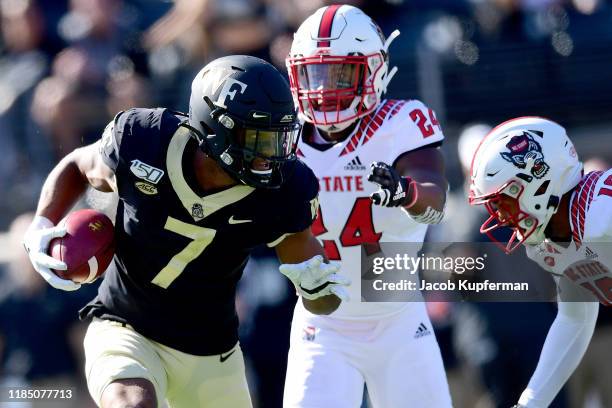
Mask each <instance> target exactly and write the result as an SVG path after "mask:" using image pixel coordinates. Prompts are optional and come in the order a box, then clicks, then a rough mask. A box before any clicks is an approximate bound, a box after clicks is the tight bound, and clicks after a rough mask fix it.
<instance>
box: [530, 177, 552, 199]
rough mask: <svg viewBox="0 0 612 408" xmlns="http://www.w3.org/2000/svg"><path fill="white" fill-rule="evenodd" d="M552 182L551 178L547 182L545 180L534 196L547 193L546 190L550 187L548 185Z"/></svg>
mask: <svg viewBox="0 0 612 408" xmlns="http://www.w3.org/2000/svg"><path fill="white" fill-rule="evenodd" d="M549 184H550V180H546V181H545V182H543V183H542V184H541V185H540V187H538V189H537V190H536V192H535V194H534V196H536V197H537V196H540V195H542V194H544V193H546V190H547V189H548V185H549Z"/></svg>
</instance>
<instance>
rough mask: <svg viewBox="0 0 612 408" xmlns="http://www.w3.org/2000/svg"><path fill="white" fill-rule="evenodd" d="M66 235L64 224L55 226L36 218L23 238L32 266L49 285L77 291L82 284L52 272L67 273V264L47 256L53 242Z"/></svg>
mask: <svg viewBox="0 0 612 408" xmlns="http://www.w3.org/2000/svg"><path fill="white" fill-rule="evenodd" d="M64 235H66V227H65V226H64V225H63V224H60V225H57V226H54V225H53V223H52V222H51V221H50V220H49V219H48V218H45V217H41V216H36V217H34V220H33V221H32V224H30V227H29V228H28V230H27V231H26V233H25V235H24V237H23V246H24V247H25V250H26V252H27V253H28V256H29V257H30V262H32V266H33V267H34V269H35V270H36V272H38V273H39V275H40V276H42V277H43V279H44V280H46V281H47V283H48V284H49V285H51V286H53V287H54V288H56V289H61V290H67V291H71V290H77V289H78V288H80V287H81V285H80V284H78V283H74V282H72V281H71V280H67V279H62V278H60V277H59V276H57V275H56V274H54V273H53V271H52V270H51V269H57V270H62V271H65V270H66V268H67V266H66V264H65V263H64V262H62V261H60V260H58V259H55V258H53V257H52V256H50V255H48V254H47V250H48V248H49V243H50V242H51V240H52V239H53V238H58V237H63V236H64Z"/></svg>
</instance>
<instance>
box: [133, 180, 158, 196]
mask: <svg viewBox="0 0 612 408" xmlns="http://www.w3.org/2000/svg"><path fill="white" fill-rule="evenodd" d="M134 185H135V186H136V188H137V189H138V190H140V192H141V193H143V194H146V195H154V194H157V187H155V186H154V185H153V184H149V183H145V182H144V181H137V182H136V183H135V184H134Z"/></svg>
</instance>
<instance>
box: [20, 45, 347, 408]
mask: <svg viewBox="0 0 612 408" xmlns="http://www.w3.org/2000/svg"><path fill="white" fill-rule="evenodd" d="M189 105H190V106H189V115H188V116H186V115H183V114H180V113H177V112H173V111H170V110H168V109H130V110H127V111H124V112H121V113H119V114H118V115H117V116H116V117H115V119H114V120H113V121H112V122H111V123H110V124H109V125H108V126H107V127H106V129H105V131H104V134H103V136H102V138H101V140H100V141H98V142H96V143H94V144H92V145H89V146H85V147H82V148H80V149H76V150H75V151H73V152H72V153H70V154H69V155H68V156H66V157H65V158H64V159H63V160H62V161H61V162H60V163H59V164H58V165H57V166H56V167H55V168H54V169H53V171H52V172H51V173H50V174H49V177H48V178H47V180H46V182H45V184H44V186H43V189H42V193H41V197H40V201H39V204H38V209H37V217H36V219H35V221H34V222H33V223H32V225H31V226H30V229H29V230H28V233H26V235H25V237H24V244H25V246H26V249H27V250H28V253H29V254H30V259H31V261H32V263H33V265H34V267H35V268H36V270H37V271H38V272H39V273H40V274H41V275H42V276H43V277H44V278H45V279H46V280H47V282H49V284H51V285H52V286H54V287H56V288H59V289H63V290H75V289H78V287H79V285H78V284H76V283H73V282H71V281H68V280H62V279H60V278H59V277H57V276H56V275H55V274H53V273H52V271H51V269H65V268H66V265H65V264H63V263H62V262H60V261H58V260H55V259H53V258H51V257H49V256H48V255H46V252H47V248H48V244H49V241H50V240H51V239H52V238H53V237H57V236H63V235H64V234H65V233H66V231H65V227H64V226H63V225H62V223H61V222H60V220H61V218H62V217H63V216H64V215H65V214H66V212H67V211H69V209H70V208H71V207H72V205H73V204H74V203H75V202H76V201H77V200H78V198H79V197H80V196H81V195H82V193H83V192H84V191H85V190H86V188H87V186H88V185H91V186H92V187H94V188H96V189H98V190H101V191H106V192H111V191H114V192H116V193H118V195H119V203H118V207H117V217H116V220H115V239H116V253H115V257H114V260H113V262H112V263H111V266H110V267H109V268H108V269H107V271H106V273H105V275H104V280H103V282H102V284H101V286H100V289H99V291H98V295H97V297H96V298H95V299H94V300H92V301H91V302H90V303H89V304H88V305H87V306H86V307H85V308H84V309H83V310H82V311H81V317H82V318H93V321H92V323H91V324H90V326H89V329H88V332H87V335H86V337H85V355H86V376H87V383H88V388H89V390H90V393H91V395H92V396H93V398H94V400H95V401H96V403H97V404H99V405H100V406H102V407H125V406H137V407H155V406H157V404H161V401H163V400H164V399H166V400H167V401H168V404H169V406H171V407H185V408H193V407H203V406H215V407H249V406H251V401H250V398H249V394H248V388H247V385H246V379H245V375H244V364H243V359H242V353H241V351H240V347H239V345H238V336H237V327H238V319H237V316H236V310H235V306H234V303H235V292H236V284H237V281H238V280H239V279H240V276H241V274H242V271H243V269H244V266H245V264H246V261H247V258H248V255H249V253H250V252H251V250H252V249H253V248H254V247H255V246H257V245H260V244H267V245H268V246H271V247H275V249H276V252H277V254H278V256H279V258H280V260H281V262H283V265H282V266H281V272H282V273H284V274H285V275H286V276H288V277H289V278H290V279H291V281H292V282H293V283H294V285H295V286H296V289H297V291H298V293H299V294H300V295H301V297H302V301H303V303H304V305H305V307H306V308H307V309H308V310H310V311H312V312H314V313H318V314H327V313H331V312H332V311H333V310H335V309H336V308H337V307H338V305H339V303H340V299H344V298H345V296H346V292H345V290H344V287H343V286H344V285H347V284H348V281H347V280H346V279H345V278H344V277H342V276H341V275H339V274H338V273H336V272H337V270H338V266H337V265H332V264H328V263H326V262H324V259H323V257H324V252H323V249H322V248H321V246H320V244H319V242H318V241H317V240H316V239H315V238H314V237H313V235H312V234H311V232H310V224H311V223H312V220H313V218H314V217H315V215H316V213H317V208H318V202H317V193H318V182H317V179H316V178H315V176H314V175H313V173H312V172H311V171H310V169H308V168H307V167H306V166H305V165H304V164H303V163H301V162H300V161H298V160H297V159H296V157H295V144H296V140H297V135H298V133H299V124H298V122H297V119H296V115H295V111H294V106H293V101H292V98H291V93H290V91H289V86H288V84H287V82H286V81H285V79H284V78H283V77H282V75H281V74H280V73H279V72H278V71H277V70H276V69H275V68H274V67H272V65H270V64H268V63H266V62H264V61H262V60H260V59H258V58H254V57H248V56H229V57H224V58H220V59H218V60H215V61H213V62H211V63H210V64H208V65H207V66H206V67H204V68H203V69H202V70H201V71H200V72H199V73H198V74H197V76H196V77H195V79H194V81H193V84H192V91H191V99H190V104H189Z"/></svg>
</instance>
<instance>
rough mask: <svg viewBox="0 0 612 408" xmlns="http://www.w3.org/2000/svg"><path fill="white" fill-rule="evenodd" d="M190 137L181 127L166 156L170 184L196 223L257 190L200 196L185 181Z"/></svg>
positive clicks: (233, 189) (238, 187)
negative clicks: (184, 164)
mask: <svg viewBox="0 0 612 408" xmlns="http://www.w3.org/2000/svg"><path fill="white" fill-rule="evenodd" d="M190 137H191V136H190V135H189V130H188V129H185V128H183V127H179V128H178V129H177V130H176V132H174V135H172V139H171V140H170V144H169V146H168V152H167V154H166V168H167V170H168V178H169V180H170V184H172V188H173V189H174V191H175V192H176V195H177V196H178V198H179V200H181V203H182V204H183V207H185V209H186V210H187V212H188V213H189V214H190V215H191V217H192V218H193V219H194V221H200V220H202V219H204V218H206V217H208V216H209V215H211V214H213V213H214V212H216V211H218V210H220V209H221V208H223V207H225V206H228V205H230V204H233V203H235V202H236V201H239V200H242V199H243V198H245V197H246V196H248V195H249V194H251V193H252V192H253V191H255V188H254V187H250V186H246V185H236V186H233V187H230V188H228V189H227V190H223V191H220V192H218V193H215V194H210V195H207V196H205V197H200V196H198V195H197V194H196V193H195V192H194V191H193V190H192V189H191V187H189V184H188V183H187V181H186V180H185V176H184V174H183V167H182V158H183V153H184V151H185V147H186V146H187V142H188V141H189V139H190Z"/></svg>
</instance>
